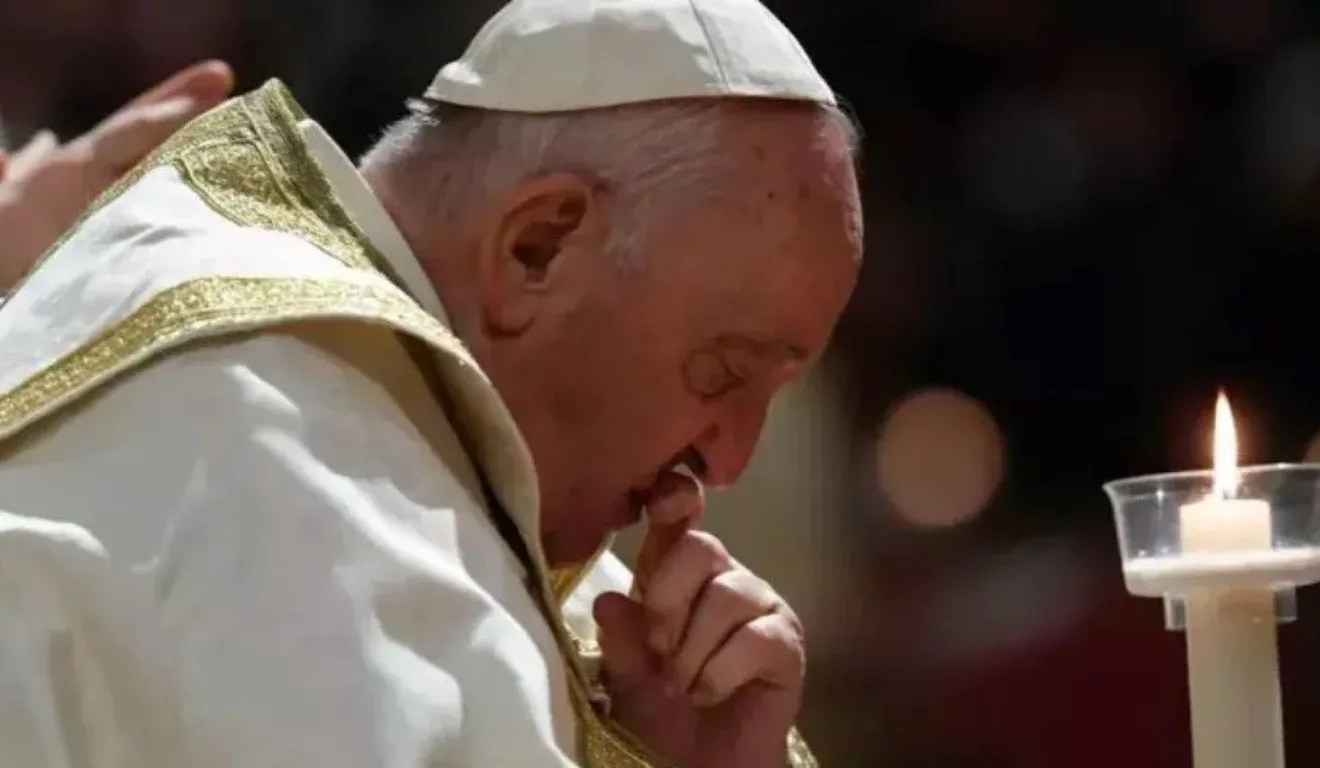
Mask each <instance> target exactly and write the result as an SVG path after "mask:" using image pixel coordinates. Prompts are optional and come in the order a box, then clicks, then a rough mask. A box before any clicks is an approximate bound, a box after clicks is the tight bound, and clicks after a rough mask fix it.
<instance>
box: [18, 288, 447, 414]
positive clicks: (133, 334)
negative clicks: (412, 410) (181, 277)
mask: <svg viewBox="0 0 1320 768" xmlns="http://www.w3.org/2000/svg"><path fill="white" fill-rule="evenodd" d="M318 318H320V319H326V318H343V319H357V320H363V321H367V322H374V323H379V324H385V325H389V326H392V327H393V328H394V329H395V330H398V331H401V332H404V333H408V334H410V335H413V336H416V337H418V338H421V339H422V340H423V341H426V342H427V343H430V344H434V345H452V344H454V341H453V338H452V334H451V332H450V331H449V329H447V328H445V326H443V325H442V324H440V323H439V322H437V321H436V320H435V319H434V318H432V317H431V316H430V315H428V314H426V312H424V311H423V310H421V309H420V308H418V307H417V306H416V305H415V304H414V303H413V302H412V301H411V299H409V298H408V296H407V295H406V294H404V293H403V292H401V291H399V290H398V289H397V288H395V287H394V286H393V285H391V284H389V283H386V282H384V281H383V280H382V281H381V283H380V284H379V285H377V286H372V285H362V284H357V283H336V282H332V281H326V280H320V279H317V280H312V279H306V278H226V277H212V278H202V279H199V280H193V281H191V282H187V283H183V284H181V285H179V286H176V287H174V288H171V289H168V290H166V291H163V292H161V293H160V294H158V295H156V296H155V297H153V298H152V299H150V300H149V301H147V302H146V303H145V304H144V305H142V307H140V308H138V309H137V310H136V311H134V312H133V313H131V314H130V315H128V316H127V317H126V318H124V319H123V320H121V321H119V322H117V323H115V324H114V325H112V326H110V327H109V328H107V329H106V330H105V331H103V332H102V333H101V335H100V336H98V337H96V338H95V339H93V340H92V341H90V342H88V343H87V344H85V345H83V346H82V347H80V348H78V349H76V350H74V351H73V352H71V353H69V354H68V355H65V356H64V357H62V358H60V359H59V360H58V361H56V362H55V363H54V364H53V365H50V366H48V367H46V368H45V369H43V370H41V371H39V372H37V373H36V374H34V375H33V376H31V377H30V378H28V379H27V380H25V381H24V382H23V383H22V384H19V385H18V386H17V387H15V388H13V389H11V390H10V391H8V392H6V393H5V394H4V395H3V396H0V439H2V438H3V437H6V436H9V435H12V434H13V433H15V432H17V431H18V430H19V429H21V428H23V427H25V426H28V425H30V424H32V423H33V422H35V421H36V420H38V419H40V418H42V417H43V416H46V415H49V414H51V413H53V412H55V411H56V410H58V409H59V408H60V407H61V406H63V405H65V404H67V403H68V402H70V401H71V400H73V399H74V398H76V397H77V396H79V395H81V394H84V393H86V392H88V391H90V390H91V389H92V388H93V387H96V386H98V385H100V384H103V383H104V382H106V381H108V380H110V379H111V378H113V377H114V376H116V375H118V374H120V373H123V372H125V371H127V370H130V369H131V368H133V367H134V366H136V365H140V364H142V363H143V362H145V361H147V360H149V359H151V358H155V357H159V356H161V355H163V354H165V353H166V352H168V351H170V350H172V349H174V348H176V347H178V346H179V345H181V344H184V343H187V342H190V341H194V340H199V339H204V338H213V337H216V336H221V335H225V334H233V333H240V332H243V331H247V330H253V329H257V328H263V327H269V326H271V325H274V324H278V323H285V322H291V321H295V320H306V319H318ZM446 348H449V347H448V346H446ZM460 364H463V361H461V360H460Z"/></svg>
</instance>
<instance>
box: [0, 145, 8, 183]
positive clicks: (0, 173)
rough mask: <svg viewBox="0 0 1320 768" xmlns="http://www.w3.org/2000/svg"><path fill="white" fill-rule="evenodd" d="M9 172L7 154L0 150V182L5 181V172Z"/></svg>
mask: <svg viewBox="0 0 1320 768" xmlns="http://www.w3.org/2000/svg"><path fill="white" fill-rule="evenodd" d="M8 170H9V153H8V152H6V151H4V150H3V149H0V181H4V180H5V172H6V171H8Z"/></svg>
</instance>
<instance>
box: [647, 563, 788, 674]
mask: <svg viewBox="0 0 1320 768" xmlns="http://www.w3.org/2000/svg"><path fill="white" fill-rule="evenodd" d="M780 603H781V601H780V599H779V595H777V594H776V593H775V591H774V589H773V588H771V587H770V585H769V584H767V583H766V582H765V581H763V580H762V579H760V578H758V577H757V576H756V575H754V574H753V573H752V572H751V571H748V570H746V569H743V568H738V569H735V570H732V571H726V572H724V573H722V574H720V575H719V576H716V577H715V578H714V579H712V580H711V581H710V582H709V583H708V584H707V585H706V588H705V589H703V590H701V595H700V596H699V597H698V598H697V605H696V608H695V609H693V611H692V617H691V618H690V619H689V620H688V625H687V631H686V632H685V633H684V635H683V641H682V643H681V644H680V645H679V647H678V652H677V653H675V654H674V656H673V658H672V659H671V660H670V662H669V669H668V672H667V674H668V676H669V681H670V683H671V684H672V685H673V686H674V687H675V689H676V690H678V691H687V690H689V689H690V688H692V686H693V683H695V682H696V679H697V675H698V674H699V673H700V672H701V670H702V668H703V667H705V666H706V663H707V661H709V660H710V659H711V657H712V656H714V655H715V653H717V652H718V651H719V649H720V648H721V647H723V646H724V644H725V643H726V642H728V641H729V639H730V638H731V637H733V635H734V634H735V633H737V631H738V630H739V629H741V628H742V627H743V626H744V625H746V624H749V623H751V622H752V621H755V620H756V619H758V618H760V617H762V616H765V615H768V614H770V613H773V612H774V610H775V609H776V608H777V607H779V605H780Z"/></svg>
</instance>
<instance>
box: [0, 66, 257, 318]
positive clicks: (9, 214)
mask: <svg viewBox="0 0 1320 768" xmlns="http://www.w3.org/2000/svg"><path fill="white" fill-rule="evenodd" d="M233 86H234V76H233V73H232V72H231V71H230V69H229V67H228V65H226V64H224V63H222V62H218V61H210V62H205V63H202V64H197V65H194V66H192V67H189V68H187V69H185V70H183V71H181V72H179V73H178V74H176V75H174V76H173V77H171V78H170V79H168V80H166V81H165V82H163V83H161V84H160V85H158V86H156V87H155V88H152V89H151V90H150V91H147V92H146V93H144V94H142V95H141V96H138V97H137V98H136V99H134V100H133V101H131V102H129V103H128V104H126V105H125V106H124V107H122V108H121V109H120V110H119V111H118V112H116V113H114V114H113V115H111V116H110V117H108V118H106V119H105V120H104V121H102V122H101V124H100V125H97V126H96V127H95V128H93V129H92V130H91V131H89V132H87V133H86V134H84V135H83V136H80V137H78V138H77V139H74V140H73V141H70V142H69V143H67V144H65V145H63V146H60V144H59V142H58V141H57V140H56V138H55V136H54V135H53V134H51V133H49V132H46V131H43V132H41V133H39V134H37V135H36V136H34V137H33V138H32V140H31V141H29V142H28V143H27V144H26V145H25V146H24V147H23V148H22V149H19V150H18V151H17V152H15V153H13V154H12V155H5V154H4V153H0V294H3V293H4V292H5V291H6V290H8V289H10V288H12V287H13V286H14V283H15V282H16V281H17V280H18V278H19V277H20V276H21V275H22V274H23V273H24V272H25V271H27V269H28V267H30V266H31V265H32V263H33V262H35V261H36V260H37V259H38V258H39V257H40V256H41V254H43V253H44V252H45V251H46V250H47V249H48V248H50V246H52V245H54V243H55V241H56V240H57V239H59V237H60V235H62V234H63V233H64V231H65V230H66V229H68V228H69V227H70V226H71V225H72V224H73V223H74V222H75V221H76V220H77V219H78V216H79V215H81V214H82V212H83V211H84V210H85V209H86V208H87V206H88V205H89V204H90V203H91V202H92V201H93V200H95V199H96V197H97V195H99V194H101V192H103V191H104V190H105V189H106V187H108V186H110V185H111V184H112V183H114V181H115V180H116V179H118V178H119V177H120V176H122V175H123V174H124V173H125V172H127V171H128V170H129V169H131V168H132V167H133V166H135V165H137V163H138V162H139V161H140V160H142V158H143V157H145V156H146V155H147V154H148V153H150V152H151V150H153V149H155V148H156V147H157V146H158V145H159V144H160V143H161V142H163V141H164V140H165V139H166V138H168V137H169V135H170V134H172V133H174V131H176V130H178V129H179V128H180V127H181V126H183V124H184V123H187V122H188V121H189V120H191V119H193V118H194V117H196V116H197V115H199V114H201V113H203V112H205V111H206V110H208V109H210V108H211V107H214V106H215V105H217V104H219V103H220V102H221V101H223V100H224V99H225V98H227V97H228V96H229V92H230V91H231V90H232V89H233Z"/></svg>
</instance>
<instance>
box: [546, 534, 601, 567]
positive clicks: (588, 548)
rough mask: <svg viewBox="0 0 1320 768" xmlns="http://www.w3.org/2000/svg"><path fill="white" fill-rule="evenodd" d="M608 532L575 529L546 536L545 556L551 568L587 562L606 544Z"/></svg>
mask: <svg viewBox="0 0 1320 768" xmlns="http://www.w3.org/2000/svg"><path fill="white" fill-rule="evenodd" d="M606 538H608V534H607V533H594V534H593V533H589V532H587V531H574V532H570V533H562V534H558V535H555V536H548V537H546V539H545V541H544V542H543V546H544V547H545V557H546V560H548V561H549V563H550V567H551V568H563V567H565V566H569V565H577V564H578V563H582V562H585V561H586V560H588V559H589V558H590V557H591V556H592V555H594V554H596V552H597V551H599V550H600V548H601V547H602V546H603V545H604V544H605V539H606Z"/></svg>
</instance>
